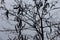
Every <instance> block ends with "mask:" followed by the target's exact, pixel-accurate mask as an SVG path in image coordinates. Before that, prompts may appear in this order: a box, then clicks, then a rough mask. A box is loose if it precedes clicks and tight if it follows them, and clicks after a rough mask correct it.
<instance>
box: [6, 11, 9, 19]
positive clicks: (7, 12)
mask: <svg viewBox="0 0 60 40" xmlns="http://www.w3.org/2000/svg"><path fill="white" fill-rule="evenodd" d="M8 14H9V11H8V10H7V11H6V13H5V15H6V17H7V20H8V18H9V16H8Z"/></svg>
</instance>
